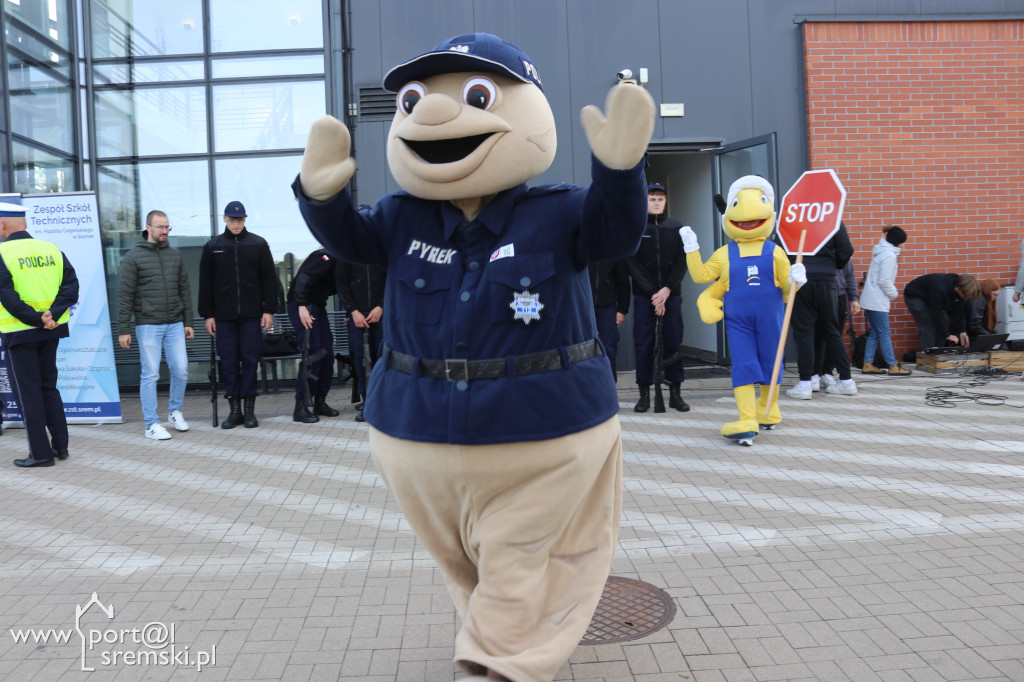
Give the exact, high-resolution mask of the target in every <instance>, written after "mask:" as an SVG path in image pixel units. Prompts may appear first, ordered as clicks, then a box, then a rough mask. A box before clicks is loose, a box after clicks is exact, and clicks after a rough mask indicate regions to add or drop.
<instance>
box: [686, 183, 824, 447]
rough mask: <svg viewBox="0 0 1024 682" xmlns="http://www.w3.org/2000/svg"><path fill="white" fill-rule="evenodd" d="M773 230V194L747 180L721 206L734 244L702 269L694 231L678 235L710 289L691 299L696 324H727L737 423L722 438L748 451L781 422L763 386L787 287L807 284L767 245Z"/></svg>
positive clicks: (690, 264) (695, 273)
mask: <svg viewBox="0 0 1024 682" xmlns="http://www.w3.org/2000/svg"><path fill="white" fill-rule="evenodd" d="M718 200H719V201H720V200H721V199H720V198H719V199H718ZM774 227H775V191H774V190H773V189H772V186H771V184H770V183H769V182H768V181H767V180H765V179H764V178H762V177H761V176H759V175H746V176H744V177H742V178H740V179H739V180H737V181H736V182H734V183H733V184H732V186H731V187H730V188H729V196H728V199H727V200H726V204H725V210H724V215H723V229H724V230H725V233H726V235H728V236H729V238H730V239H732V241H731V242H730V243H728V244H726V245H725V246H722V247H721V248H719V249H718V250H717V251H715V252H714V253H713V254H712V255H711V258H709V259H708V261H707V263H705V262H703V261H702V260H701V257H700V246H699V244H698V242H697V235H696V234H694V232H693V230H692V229H691V228H690V227H689V226H686V227H683V228H681V229H680V230H679V236H680V238H681V239H682V240H683V250H684V251H685V252H686V265H687V268H688V270H689V272H690V276H691V277H693V281H694V282H697V283H698V284H702V283H704V282H711V281H714V284H712V285H711V286H710V287H708V288H707V289H705V290H704V292H703V293H701V295H700V296H699V297H698V298H697V309H698V311H699V312H700V319H701V320H703V321H704V322H706V323H707V324H715V323H717V322H718V321H719V320H721V319H722V318H723V315H724V317H725V329H726V333H727V337H728V339H729V354H730V356H731V358H732V385H733V392H734V393H735V396H736V406H737V408H738V409H739V420H737V421H734V422H729V423H727V424H724V425H723V426H722V435H723V436H725V437H726V438H730V439H733V440H735V441H737V442H738V443H740V444H741V445H752V444H753V442H754V437H755V436H756V435H757V434H758V429H759V428H763V429H765V430H770V429H773V428H774V427H775V425H776V424H778V423H779V422H780V421H782V415H781V413H780V412H779V402H778V398H779V396H778V392H777V391H776V394H775V397H774V399H773V400H772V404H771V405H768V388H769V386H768V384H769V382H770V381H771V374H772V368H773V366H774V364H775V353H776V350H777V348H778V343H779V337H780V336H781V334H782V319H783V316H784V303H783V300H784V297H785V296H788V295H789V289H790V286H791V285H792V284H793V283H796V285H797V286H801V285H802V284H803V283H805V282H806V281H807V276H806V273H805V271H804V266H803V264H800V263H798V264H794V265H792V266H790V263H789V258H787V256H786V252H785V251H784V250H783V249H782V248H781V247H780V246H778V245H776V244H775V243H774V242H772V241H769V240H768V238H769V237H770V236H771V234H772V230H773V229H774ZM780 375H781V372H780ZM780 379H781V377H780ZM757 385H760V387H761V394H760V397H758V395H757V388H756V387H757Z"/></svg>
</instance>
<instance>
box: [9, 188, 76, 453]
mask: <svg viewBox="0 0 1024 682" xmlns="http://www.w3.org/2000/svg"><path fill="white" fill-rule="evenodd" d="M25 227H26V224H25V208H24V207H23V206H18V205H16V204H7V203H0V237H2V238H3V243H0V305H2V308H0V333H3V342H4V349H5V350H6V353H7V369H8V373H9V375H10V377H11V388H12V390H13V392H14V396H15V399H16V400H17V402H18V408H19V409H20V410H21V418H22V421H23V422H24V423H25V430H26V432H27V435H28V445H29V453H30V454H29V457H27V458H25V459H16V460H14V464H15V465H17V466H19V467H35V466H42V467H50V466H53V459H54V457H56V458H57V459H67V458H68V422H67V419H66V418H65V416H64V402H63V400H61V397H60V391H58V390H57V345H58V343H59V341H60V339H62V338H65V337H67V336H68V335H69V333H70V332H69V331H68V324H67V323H68V321H69V320H70V319H71V315H70V312H69V308H70V307H71V306H73V305H74V304H75V303H77V302H78V276H77V275H76V274H75V269H74V268H73V267H72V266H71V263H70V262H69V261H68V259H67V258H66V257H65V256H64V254H63V253H61V251H60V249H58V248H57V247H56V246H54V245H53V244H51V243H50V242H46V241H43V240H41V239H33V238H32V235H30V234H29V233H28V232H26V231H25ZM47 430H49V436H47Z"/></svg>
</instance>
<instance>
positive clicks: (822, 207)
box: [786, 201, 836, 223]
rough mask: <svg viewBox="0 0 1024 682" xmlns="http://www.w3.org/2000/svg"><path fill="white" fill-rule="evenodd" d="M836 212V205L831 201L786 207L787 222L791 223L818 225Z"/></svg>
mask: <svg viewBox="0 0 1024 682" xmlns="http://www.w3.org/2000/svg"><path fill="white" fill-rule="evenodd" d="M835 212H836V205H835V204H833V203H832V202H831V201H825V202H815V203H813V204H790V205H789V206H788V207H786V220H788V221H790V222H791V223H802V222H805V221H806V222H808V223H816V222H819V221H822V220H827V219H828V217H829V216H830V215H832V214H833V213H835Z"/></svg>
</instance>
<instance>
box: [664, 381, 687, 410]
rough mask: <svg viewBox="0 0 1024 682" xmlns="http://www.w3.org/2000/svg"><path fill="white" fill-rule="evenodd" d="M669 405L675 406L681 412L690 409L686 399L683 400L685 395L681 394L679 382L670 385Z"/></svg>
mask: <svg viewBox="0 0 1024 682" xmlns="http://www.w3.org/2000/svg"><path fill="white" fill-rule="evenodd" d="M668 406H669V407H674V408H676V409H677V410H679V411H680V412H689V411H690V406H689V405H687V404H686V401H685V400H683V397H682V396H681V395H679V384H675V383H672V384H669V385H668Z"/></svg>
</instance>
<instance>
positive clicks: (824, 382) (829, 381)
mask: <svg viewBox="0 0 1024 682" xmlns="http://www.w3.org/2000/svg"><path fill="white" fill-rule="evenodd" d="M835 385H836V379H835V377H833V376H832V375H831V374H822V375H821V388H822V389H823V390H826V391H827V390H828V387H829V386H835Z"/></svg>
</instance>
